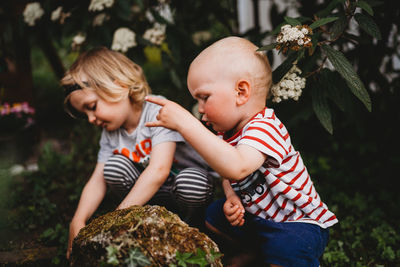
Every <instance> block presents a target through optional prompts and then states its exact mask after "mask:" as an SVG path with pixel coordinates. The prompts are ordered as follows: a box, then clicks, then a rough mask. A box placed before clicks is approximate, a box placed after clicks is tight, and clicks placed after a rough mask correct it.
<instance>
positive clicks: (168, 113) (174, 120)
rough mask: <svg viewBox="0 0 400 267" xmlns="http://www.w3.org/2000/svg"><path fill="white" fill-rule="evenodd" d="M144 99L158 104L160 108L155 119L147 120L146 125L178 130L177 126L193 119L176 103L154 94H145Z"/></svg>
mask: <svg viewBox="0 0 400 267" xmlns="http://www.w3.org/2000/svg"><path fill="white" fill-rule="evenodd" d="M145 100H146V101H148V102H151V103H154V104H157V105H160V106H161V109H160V111H159V112H158V115H157V117H156V118H157V121H152V122H147V123H146V124H145V125H146V126H147V127H159V126H162V127H166V128H169V129H171V130H175V131H179V126H180V125H184V124H185V123H186V122H187V121H190V120H191V119H195V117H193V116H192V114H191V113H190V112H189V111H187V110H186V109H184V108H183V107H182V106H180V105H178V104H177V103H175V102H173V101H170V100H167V99H163V98H159V97H154V96H146V98H145Z"/></svg>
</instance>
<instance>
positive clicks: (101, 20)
mask: <svg viewBox="0 0 400 267" xmlns="http://www.w3.org/2000/svg"><path fill="white" fill-rule="evenodd" d="M108 19H109V17H108V16H107V14H106V13H100V14H98V15H97V16H96V17H94V19H93V26H94V27H96V26H101V25H103V23H104V22H105V21H106V20H108Z"/></svg>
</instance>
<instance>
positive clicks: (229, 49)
mask: <svg viewBox="0 0 400 267" xmlns="http://www.w3.org/2000/svg"><path fill="white" fill-rule="evenodd" d="M257 49H258V47H257V46H256V45H254V44H253V43H252V42H250V41H248V40H247V39H244V38H241V37H234V36H231V37H226V38H223V39H221V40H219V41H217V42H215V43H213V44H212V45H210V46H209V47H207V48H206V49H204V50H203V51H202V52H201V53H200V54H199V55H198V56H197V57H196V58H195V59H194V60H193V62H192V63H191V65H190V68H189V75H188V81H189V79H190V75H191V74H193V72H198V71H200V72H203V73H204V72H205V73H208V74H209V75H210V78H211V79H223V78H226V79H231V80H232V81H239V80H241V79H244V80H247V81H248V82H249V83H250V84H251V86H252V96H253V97H254V96H256V97H261V98H265V99H266V98H267V95H268V92H269V88H270V86H271V79H272V75H271V67H270V64H269V61H268V58H267V56H266V55H265V54H264V53H263V52H258V51H257Z"/></svg>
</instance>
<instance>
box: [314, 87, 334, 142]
mask: <svg viewBox="0 0 400 267" xmlns="http://www.w3.org/2000/svg"><path fill="white" fill-rule="evenodd" d="M324 86H325V85H324V84H319V83H317V84H316V85H314V86H312V90H311V95H312V106H313V110H314V112H315V115H317V118H318V119H319V121H320V122H321V124H322V126H324V128H325V129H326V130H327V131H328V132H329V133H330V134H332V133H333V126H332V115H331V111H330V109H329V105H328V101H327V100H326V97H325V94H324V91H323V90H324Z"/></svg>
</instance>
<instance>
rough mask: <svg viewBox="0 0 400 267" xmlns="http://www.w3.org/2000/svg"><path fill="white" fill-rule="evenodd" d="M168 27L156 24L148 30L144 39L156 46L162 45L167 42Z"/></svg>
mask: <svg viewBox="0 0 400 267" xmlns="http://www.w3.org/2000/svg"><path fill="white" fill-rule="evenodd" d="M165 29H166V25H162V24H159V23H155V24H154V26H153V28H150V29H147V30H146V32H145V33H144V34H143V38H144V39H146V40H148V41H149V42H151V43H152V44H155V45H161V44H162V42H163V41H164V40H165Z"/></svg>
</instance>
